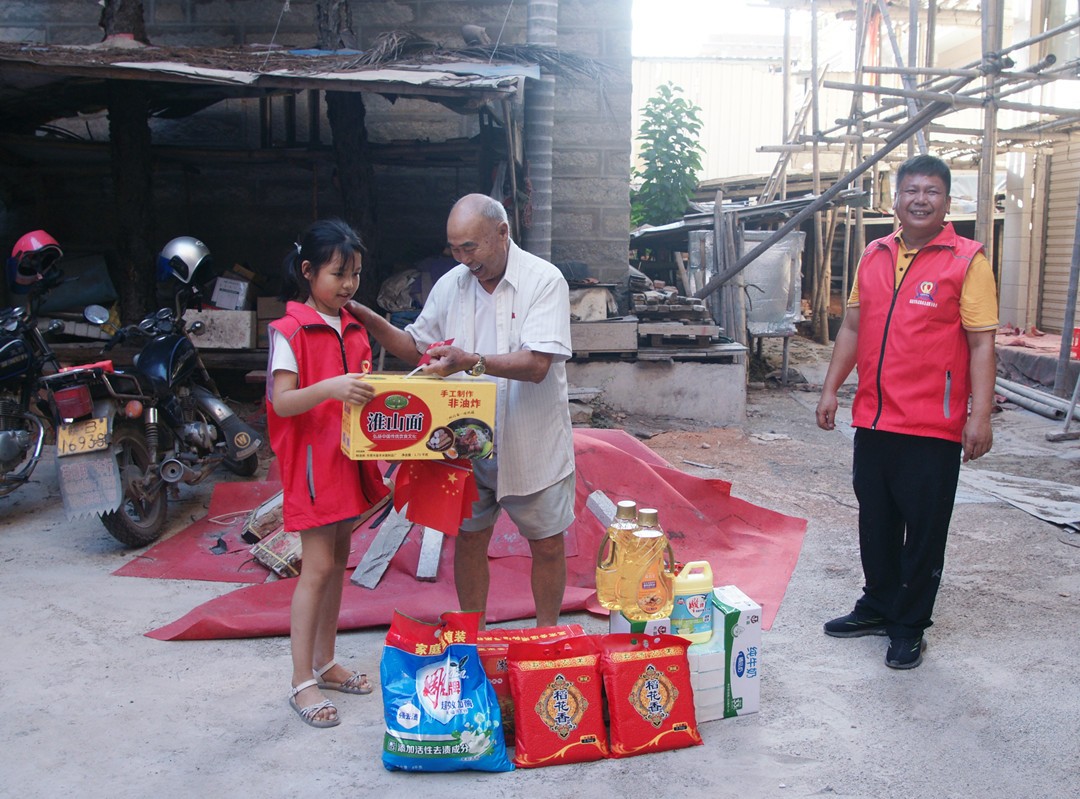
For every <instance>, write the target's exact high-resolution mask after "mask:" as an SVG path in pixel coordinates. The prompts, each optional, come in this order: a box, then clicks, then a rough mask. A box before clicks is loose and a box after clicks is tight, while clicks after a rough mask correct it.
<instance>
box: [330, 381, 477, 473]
mask: <svg viewBox="0 0 1080 799" xmlns="http://www.w3.org/2000/svg"><path fill="white" fill-rule="evenodd" d="M365 379H366V380H368V381H369V382H370V383H371V384H372V385H373V386H374V387H375V392H376V394H375V396H374V397H373V398H372V399H370V400H369V401H368V402H366V403H365V404H364V405H352V404H350V403H348V402H346V403H345V404H344V406H343V409H342V415H341V451H342V452H344V453H345V455H346V456H347V457H349V458H352V459H353V460H376V459H377V460H443V459H454V458H469V459H471V460H478V459H481V458H487V457H490V456H491V455H492V453H493V452H494V449H495V383H494V382H493V381H491V380H477V379H472V380H468V379H465V380H446V379H443V378H439V377H433V376H427V375H415V376H413V377H405V376H404V375H390V374H374V375H368V376H367V377H366V378H365Z"/></svg>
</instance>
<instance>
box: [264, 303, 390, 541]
mask: <svg viewBox="0 0 1080 799" xmlns="http://www.w3.org/2000/svg"><path fill="white" fill-rule="evenodd" d="M341 326H342V330H341V336H338V334H337V331H335V330H334V329H333V328H332V327H330V326H329V325H328V324H326V322H324V321H323V318H322V317H321V316H320V315H319V314H318V312H316V311H315V309H313V308H311V307H310V306H308V305H305V304H303V303H300V302H290V303H288V304H287V305H286V306H285V316H283V317H282V318H281V319H278V320H276V321H274V322H271V323H270V327H272V328H273V329H274V330H276V331H278V332H279V333H281V334H282V335H283V336H285V338H286V339H288V341H289V344H290V345H291V346H292V350H293V353H294V354H295V356H296V363H297V370H298V372H297V374H298V380H299V382H298V384H297V386H298V388H304V387H305V386H310V385H314V384H315V383H318V382H320V381H321V380H326V379H327V378H330V377H336V376H338V375H343V374H346V373H347V372H361V373H365V374H366V373H367V372H370V371H371V345H370V344H369V343H368V338H367V332H366V331H365V330H364V327H363V325H361V324H360V322H358V321H357V320H356V318H355V317H353V316H352V315H351V314H349V313H347V312H345V311H342V313H341ZM266 421H267V427H268V428H269V433H270V446H271V447H272V448H273V450H274V454H275V455H277V458H278V464H279V466H280V468H281V482H282V486H283V488H284V491H285V494H284V503H283V511H284V518H285V528H286V529H287V530H292V531H296V530H308V529H311V528H312V527H320V526H322V525H324V524H330V523H332V522H337V521H342V520H343V519H349V518H352V517H354V516H358V515H360V514H361V513H363V512H364V511H365V510H367V509H368V508H370V507H371V506H372V505H374V504H375V502H377V501H378V500H379V499H381V498H382V497H383V496H385V495H386V494H387V493H388V491H389V489H387V487H386V486H385V485H384V483H383V481H382V476H381V475H380V473H379V468H378V466H377V465H376V464H375V463H374V462H373V461H353V460H350V459H349V458H347V457H345V455H344V454H343V453H342V452H341V403H340V402H338V401H337V400H327V401H325V402H322V403H319V404H318V405H316V406H315V407H314V408H312V409H311V410H309V411H307V412H306V413H301V414H297V415H296V416H284V417H283V416H278V415H277V414H276V413H275V412H274V404H273V401H272V398H271V396H270V394H269V392H268V395H267V402H266Z"/></svg>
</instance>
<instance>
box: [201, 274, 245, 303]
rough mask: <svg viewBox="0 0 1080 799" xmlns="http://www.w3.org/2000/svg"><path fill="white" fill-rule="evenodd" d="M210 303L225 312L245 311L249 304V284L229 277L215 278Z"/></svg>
mask: <svg viewBox="0 0 1080 799" xmlns="http://www.w3.org/2000/svg"><path fill="white" fill-rule="evenodd" d="M210 301H211V302H212V303H214V306H215V307H216V308H221V309H222V310H225V311H246V310H247V309H248V308H249V307H250V302H251V284H250V283H249V282H248V281H246V280H237V279H235V278H230V277H218V278H215V279H214V292H213V294H211V295H210Z"/></svg>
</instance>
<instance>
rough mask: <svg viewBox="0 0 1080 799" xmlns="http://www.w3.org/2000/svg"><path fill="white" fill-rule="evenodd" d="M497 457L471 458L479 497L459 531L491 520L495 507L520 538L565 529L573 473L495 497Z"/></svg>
mask: <svg viewBox="0 0 1080 799" xmlns="http://www.w3.org/2000/svg"><path fill="white" fill-rule="evenodd" d="M498 469H499V464H498V458H488V459H485V460H482V461H473V474H474V476H475V477H476V490H477V492H478V493H479V495H480V498H479V499H477V500H476V502H474V503H473V506H472V516H471V517H470V518H468V519H466V520H465V521H463V522H462V523H461V532H463V533H475V532H479V531H480V530H485V529H487V528H488V527H491V526H493V525H494V524H495V520H496V519H498V518H499V511H500V510H505V511H506V513H507V515H508V516H509V517H510V519H511V520H512V521H513V522H514V524H516V525H517V528H518V532H519V533H521V535H522V537H523V538H527V539H529V540H531V541H539V540H540V539H542V538H550V537H551V536H553V535H559V534H560V533H563V532H565V531H566V528H567V527H569V526H570V523H571V522H572V521H574V485H575V478H574V473H573V472H571V473H570V474H568V475H567V476H566V477H564V478H563V479H562V480H560V481H559V482H557V483H555V484H554V485H550V486H548V487H547V488H544V489H541V490H540V491H537V492H536V493H535V494H527V495H525V496H520V497H503V498H502V500H501V501H499V502H496V501H495V485H496V476H497V474H498Z"/></svg>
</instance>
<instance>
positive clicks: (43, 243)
mask: <svg viewBox="0 0 1080 799" xmlns="http://www.w3.org/2000/svg"><path fill="white" fill-rule="evenodd" d="M63 254H64V253H63V251H62V250H61V249H60V244H59V243H58V242H57V241H56V239H54V238H53V237H52V236H50V235H49V234H48V233H46V232H45V231H44V230H31V231H30V232H29V233H24V234H23V235H22V236H21V237H20V238H19V240H18V241H17V242H15V246H14V247H13V248H12V249H11V260H10V261H9V262H8V263H9V264H10V266H11V267H12V269H11V271H10V272H9V277H10V278H11V279H12V280H13V281H14V282H15V283H16V284H17V285H20V286H29V285H30V284H32V283H36V282H37V281H38V280H41V278H42V277H43V276H44V275H45V273H46V272H48V271H49V270H50V269H52V268H53V267H54V266H55V265H56V262H57V261H59V260H60V257H61V256H62V255H63Z"/></svg>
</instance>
